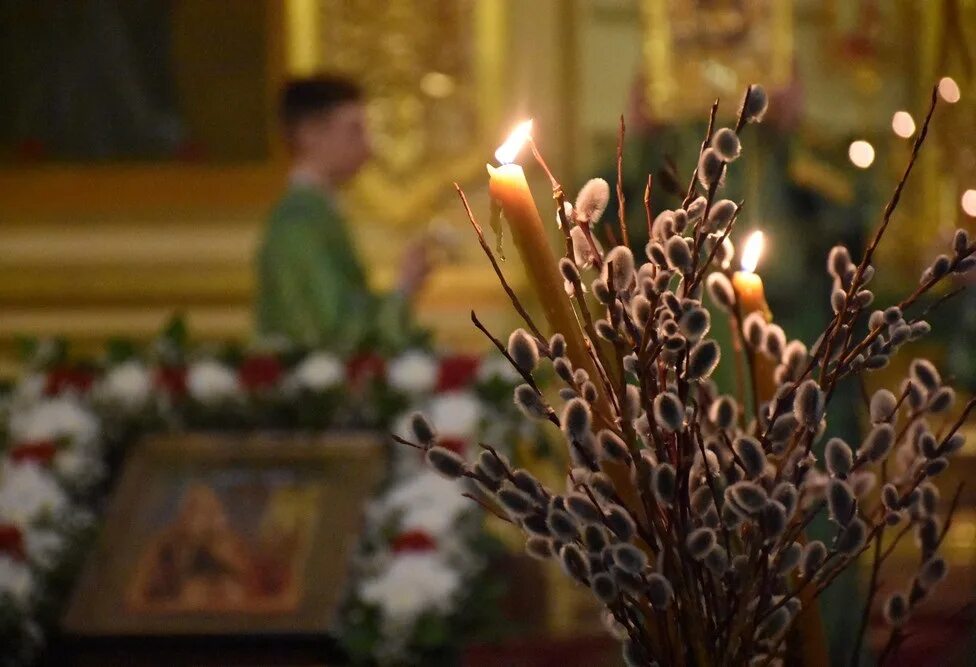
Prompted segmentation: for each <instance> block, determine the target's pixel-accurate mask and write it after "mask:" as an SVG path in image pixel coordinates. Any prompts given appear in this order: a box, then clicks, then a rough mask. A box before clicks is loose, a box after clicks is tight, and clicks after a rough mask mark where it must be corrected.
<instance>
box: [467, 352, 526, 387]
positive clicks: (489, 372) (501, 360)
mask: <svg viewBox="0 0 976 667" xmlns="http://www.w3.org/2000/svg"><path fill="white" fill-rule="evenodd" d="M491 380H502V381H504V382H508V383H511V384H516V383H518V382H521V381H522V376H521V375H519V374H518V371H517V370H515V367H514V366H512V364H511V363H510V362H509V361H508V359H506V358H505V357H503V356H502V355H500V354H493V355H491V356H488V357H485V358H484V359H482V360H481V364H480V365H479V366H478V382H479V383H481V382H489V381H491Z"/></svg>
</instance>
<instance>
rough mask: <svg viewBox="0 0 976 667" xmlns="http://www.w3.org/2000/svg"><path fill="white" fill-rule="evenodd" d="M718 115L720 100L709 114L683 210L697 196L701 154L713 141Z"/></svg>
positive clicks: (713, 104) (715, 102)
mask: <svg viewBox="0 0 976 667" xmlns="http://www.w3.org/2000/svg"><path fill="white" fill-rule="evenodd" d="M717 113H718V99H717V98H716V100H715V101H714V102H712V110H711V112H710V113H709V114H708V127H707V128H706V129H705V138H704V139H702V144H701V148H700V149H699V151H698V160H697V161H696V162H695V170H694V171H693V172H691V181H689V183H688V192H687V193H686V194H685V200H684V201H683V202H682V203H681V208H688V204H690V203H691V202H692V200H693V199H694V195H695V183H696V182H697V181H698V163H699V162H701V154H702V153H704V152H705V149H706V148H708V143H709V142H710V141H711V140H712V131H713V130H714V129H715V115H716V114H717Z"/></svg>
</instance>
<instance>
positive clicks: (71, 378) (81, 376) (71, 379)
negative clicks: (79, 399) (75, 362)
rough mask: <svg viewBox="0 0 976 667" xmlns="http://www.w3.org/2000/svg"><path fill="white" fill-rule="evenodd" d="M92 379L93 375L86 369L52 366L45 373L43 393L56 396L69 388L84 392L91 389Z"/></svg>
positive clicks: (93, 378) (69, 389)
mask: <svg viewBox="0 0 976 667" xmlns="http://www.w3.org/2000/svg"><path fill="white" fill-rule="evenodd" d="M94 380H95V377H94V376H93V375H92V374H91V372H89V371H87V370H83V369H80V368H71V367H69V366H62V367H59V368H54V369H52V370H51V371H50V372H49V373H48V374H47V380H46V382H45V384H44V394H45V395H47V396H57V395H58V394H62V393H64V392H66V391H71V390H73V391H78V392H81V393H85V392H87V391H88V390H89V389H91V386H92V382H94Z"/></svg>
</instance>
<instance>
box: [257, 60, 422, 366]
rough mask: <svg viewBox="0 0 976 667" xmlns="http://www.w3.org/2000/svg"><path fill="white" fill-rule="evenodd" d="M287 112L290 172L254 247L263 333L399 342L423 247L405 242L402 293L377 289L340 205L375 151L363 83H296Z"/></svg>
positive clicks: (353, 345) (351, 344) (285, 102)
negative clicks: (340, 194) (345, 188)
mask: <svg viewBox="0 0 976 667" xmlns="http://www.w3.org/2000/svg"><path fill="white" fill-rule="evenodd" d="M281 119H282V124H283V128H284V131H285V135H286V138H287V143H288V147H289V150H290V151H291V156H292V170H291V179H290V184H289V187H288V189H287V191H286V192H285V194H284V195H283V196H282V197H281V199H280V200H279V201H278V202H277V204H276V205H275V206H274V209H273V210H272V212H271V216H270V219H269V221H268V225H267V229H266V230H265V236H264V240H263V242H262V243H261V246H260V248H259V250H258V254H257V267H256V268H257V273H258V281H257V294H256V306H255V310H256V312H255V315H256V319H257V328H258V333H259V334H260V335H264V336H269V335H270V336H283V337H285V338H287V339H289V340H291V341H293V342H295V343H299V344H302V345H313V346H325V347H328V348H330V349H334V350H338V351H343V352H347V351H352V350H355V349H357V348H361V347H364V346H372V347H381V348H394V349H395V348H396V347H399V346H400V343H402V341H403V340H404V339H405V338H406V337H407V336H408V332H409V331H410V329H411V325H410V312H409V310H410V309H409V305H410V299H411V298H412V296H413V295H414V294H415V293H416V292H417V290H418V289H419V288H420V287H421V285H422V284H423V282H424V279H425V278H426V276H427V273H428V270H429V265H428V260H427V254H426V251H425V249H424V247H423V246H422V245H419V244H418V245H415V246H412V247H411V248H409V249H408V251H407V253H406V254H405V256H404V260H403V263H402V265H401V271H400V281H399V283H398V286H397V289H396V291H395V292H392V293H390V294H383V295H381V294H376V293H374V292H372V291H371V290H370V288H369V285H368V283H367V280H366V274H365V272H364V270H363V266H362V264H361V263H360V261H359V257H358V255H357V254H356V249H355V247H354V246H353V243H352V239H351V237H350V234H349V230H348V229H347V228H346V225H345V221H344V219H343V216H342V213H341V211H340V209H339V207H338V204H337V202H336V188H338V187H339V186H341V185H342V184H344V183H346V182H347V181H349V180H350V179H351V178H352V177H353V176H355V175H356V173H357V172H358V171H359V169H360V168H361V167H362V166H363V164H365V162H366V161H367V160H368V159H369V157H370V152H371V151H370V144H369V136H368V133H367V130H366V117H365V107H364V96H363V93H362V90H361V89H360V88H359V86H358V85H356V84H355V83H354V82H352V81H349V80H347V79H344V78H341V77H335V76H321V77H315V78H308V79H301V80H296V81H293V82H291V83H289V84H288V85H287V86H286V88H285V90H284V94H283V95H282V105H281Z"/></svg>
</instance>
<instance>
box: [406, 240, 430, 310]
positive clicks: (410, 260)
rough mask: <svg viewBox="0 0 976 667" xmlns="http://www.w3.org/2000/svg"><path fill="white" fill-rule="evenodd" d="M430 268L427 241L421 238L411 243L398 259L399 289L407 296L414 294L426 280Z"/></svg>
mask: <svg viewBox="0 0 976 667" xmlns="http://www.w3.org/2000/svg"><path fill="white" fill-rule="evenodd" d="M430 269H431V261H430V253H429V252H428V250H427V243H425V242H424V240H423V239H420V240H418V241H415V242H414V243H411V244H410V245H409V246H407V250H406V252H404V253H403V258H402V259H401V261H400V283H399V288H400V291H401V292H402V293H403V294H404V295H406V296H407V297H412V296H414V295H415V294H416V293H417V292H418V291H420V288H421V287H423V285H424V283H425V282H426V281H427V276H428V275H430Z"/></svg>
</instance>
